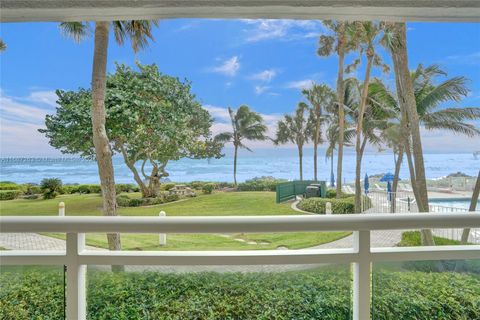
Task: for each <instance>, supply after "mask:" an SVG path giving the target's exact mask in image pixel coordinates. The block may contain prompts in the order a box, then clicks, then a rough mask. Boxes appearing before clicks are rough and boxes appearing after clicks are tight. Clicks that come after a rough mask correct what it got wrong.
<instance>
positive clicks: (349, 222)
mask: <svg viewBox="0 0 480 320" xmlns="http://www.w3.org/2000/svg"><path fill="white" fill-rule="evenodd" d="M422 228H423V229H428V228H480V212H479V211H477V212H470V213H455V214H451V213H399V214H395V215H392V214H376V213H368V214H358V215H296V216H202V217H199V216H194V217H193V216H189V217H161V218H158V217H134V216H131V217H125V216H123V217H118V216H117V217H105V216H102V217H85V216H68V217H57V216H43V217H38V216H20V217H19V216H15V217H13V216H12V217H9V216H3V217H0V232H12V233H13V232H67V233H68V232H73V233H89V232H123V233H217V232H225V233H233V232H252V233H253V232H300V231H305V232H308V231H312V232H313V231H372V230H402V229H422Z"/></svg>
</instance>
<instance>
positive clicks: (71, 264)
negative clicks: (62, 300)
mask: <svg viewBox="0 0 480 320" xmlns="http://www.w3.org/2000/svg"><path fill="white" fill-rule="evenodd" d="M84 249H85V234H84V233H78V234H77V233H67V278H66V279H67V313H66V314H67V320H85V319H86V307H87V303H86V301H87V300H86V298H87V294H86V285H85V284H86V271H87V266H86V265H79V264H78V254H79V253H80V252H82V251H83V250H84Z"/></svg>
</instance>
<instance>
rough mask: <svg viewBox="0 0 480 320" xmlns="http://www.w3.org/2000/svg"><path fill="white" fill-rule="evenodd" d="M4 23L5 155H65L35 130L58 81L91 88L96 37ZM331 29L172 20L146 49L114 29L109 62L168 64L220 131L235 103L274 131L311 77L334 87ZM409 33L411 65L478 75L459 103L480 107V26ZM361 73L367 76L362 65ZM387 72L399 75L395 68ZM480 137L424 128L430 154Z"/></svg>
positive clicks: (427, 27)
mask: <svg viewBox="0 0 480 320" xmlns="http://www.w3.org/2000/svg"><path fill="white" fill-rule="evenodd" d="M0 27H1V30H0V37H1V38H2V39H3V40H4V41H5V42H6V43H7V45H8V48H7V50H6V51H5V52H4V53H2V54H1V55H0V59H1V64H0V66H1V70H0V71H1V76H0V90H1V91H0V92H1V105H0V121H1V129H0V130H1V131H0V134H1V136H0V138H1V140H0V142H1V155H2V156H12V155H24V156H37V155H40V156H47V155H58V154H59V153H58V152H57V151H56V150H54V149H53V148H51V147H50V146H48V143H47V141H46V140H45V139H44V138H43V137H42V136H41V135H40V134H38V133H36V129H37V128H40V127H42V126H43V119H44V116H45V114H47V113H52V112H53V110H54V108H55V94H54V90H55V89H65V90H74V89H77V88H79V87H88V86H89V84H90V77H91V66H92V55H93V39H92V38H93V37H90V38H89V39H87V40H85V41H83V42H81V43H75V42H73V41H72V40H71V39H68V38H65V37H63V36H62V35H61V33H60V30H59V28H58V24H56V23H18V24H1V25H0ZM324 31H325V30H324V28H323V27H322V25H321V23H320V22H318V21H298V20H297V21H293V20H202V19H176V20H166V21H161V22H160V26H159V28H157V29H155V30H154V37H155V42H154V43H152V44H151V45H150V47H149V48H147V49H146V50H145V51H143V52H140V53H138V54H134V53H133V52H132V50H131V49H130V47H129V46H128V45H125V46H124V47H119V46H118V45H116V44H115V43H114V40H113V37H111V43H110V47H109V55H108V59H109V64H108V70H109V71H112V70H113V69H114V62H120V63H125V64H129V65H133V64H134V62H135V61H136V60H138V61H140V62H141V63H156V64H157V65H158V66H159V67H160V69H161V71H162V72H164V73H166V74H169V75H173V76H177V77H179V78H187V79H189V80H190V81H192V88H193V92H194V93H195V94H196V95H197V98H198V100H199V101H200V102H201V103H202V104H203V105H204V106H205V107H206V108H208V110H209V111H210V112H211V114H212V115H213V116H214V117H215V119H216V124H215V126H214V131H221V130H223V129H227V128H228V123H227V121H226V107H228V106H232V107H238V106H239V105H241V104H247V105H249V106H251V107H252V108H253V109H255V110H256V111H258V112H260V113H261V114H263V115H264V117H265V119H266V121H267V123H268V125H269V127H270V130H271V131H272V130H273V128H274V124H275V121H276V120H278V119H279V118H280V117H281V115H282V114H284V113H286V112H291V111H292V110H293V109H294V108H295V106H296V104H297V103H298V102H299V101H300V100H301V95H300V89H301V88H302V87H305V86H308V85H309V84H311V82H312V81H315V82H318V83H321V82H324V83H327V84H330V85H332V86H333V85H334V82H335V77H336V73H337V69H336V68H337V60H336V57H330V58H320V57H318V56H317V55H316V47H317V41H318V35H319V34H320V33H322V32H324ZM408 41H409V43H408V45H409V55H410V66H411V67H412V68H414V67H416V66H417V64H418V63H423V64H424V65H429V64H432V63H438V64H440V65H441V66H442V67H443V68H444V69H445V70H446V71H447V72H448V75H449V77H453V76H457V75H463V76H466V77H467V78H469V79H470V80H471V81H470V83H469V88H470V89H471V93H470V95H469V97H467V98H466V99H464V100H463V101H462V102H461V103H459V104H449V105H450V106H452V105H459V106H462V105H463V106H479V105H480V71H479V70H480V24H473V23H472V24H464V23H411V24H408ZM383 56H384V57H385V59H386V61H387V62H390V61H389V59H388V55H386V54H385V53H383ZM351 58H353V56H350V57H349V59H351ZM357 75H358V76H359V77H361V78H362V77H363V69H362V68H360V69H359V70H358V72H357ZM374 75H377V76H380V75H381V74H380V72H379V71H376V72H375V73H374ZM383 77H385V78H386V79H387V80H388V81H390V82H391V81H392V75H391V74H388V75H383ZM392 83H393V82H392ZM477 125H478V123H477ZM479 140H480V139H467V138H465V137H463V136H454V135H451V134H449V133H446V132H441V131H434V132H425V134H424V145H425V149H426V151H429V152H447V151H450V152H470V151H473V150H477V149H480V142H479ZM253 145H254V146H256V147H270V146H269V145H267V144H265V143H264V142H263V143H257V144H255V143H254V144H253Z"/></svg>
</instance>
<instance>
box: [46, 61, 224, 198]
mask: <svg viewBox="0 0 480 320" xmlns="http://www.w3.org/2000/svg"><path fill="white" fill-rule="evenodd" d="M138 68H139V70H138V71H135V70H133V69H132V68H130V67H127V66H124V65H117V70H116V72H115V74H112V75H110V76H109V77H108V79H107V95H106V99H105V106H106V110H107V115H108V117H107V123H106V124H107V126H106V128H107V132H108V137H109V140H110V145H111V148H112V150H113V151H114V152H117V153H119V154H121V155H122V157H123V159H124V161H125V164H126V165H127V167H128V168H129V169H130V170H131V171H132V173H133V176H134V179H135V181H136V182H137V184H138V185H139V187H140V189H141V191H142V194H143V196H144V197H154V196H156V195H157V193H158V191H159V187H160V180H161V178H162V177H166V176H168V172H167V170H166V166H167V164H168V162H169V161H171V160H178V159H181V158H185V157H187V158H195V159H201V158H210V157H220V156H221V154H220V152H221V146H222V145H221V144H220V143H216V142H214V141H213V140H212V138H211V137H210V127H211V125H212V123H213V119H212V118H211V117H210V115H209V113H208V112H207V111H206V110H205V109H203V108H202V106H201V105H200V103H198V102H197V101H196V99H195V96H194V95H193V94H192V93H191V92H190V84H189V83H188V82H180V81H179V80H178V79H176V78H173V77H170V76H166V75H163V74H161V73H160V72H159V71H158V68H157V66H155V65H149V66H148V65H147V66H143V65H140V64H139V65H138ZM57 95H58V98H59V99H58V101H57V103H58V104H59V105H60V107H58V108H57V111H56V114H55V115H48V116H47V117H46V120H45V124H46V127H47V128H46V129H40V130H39V131H40V132H42V133H44V134H45V135H46V137H47V138H48V139H49V143H50V144H51V145H52V146H53V147H55V148H57V149H60V150H61V151H62V152H63V153H75V154H80V156H82V157H84V158H93V157H94V156H95V150H94V146H93V139H92V133H91V130H92V128H91V121H90V104H91V97H90V95H91V92H90V90H86V89H80V90H78V91H70V92H64V91H57ZM147 164H149V165H150V166H151V170H150V172H147V170H146V169H147V168H146V165H147ZM137 166H140V168H139V167H137ZM142 176H143V179H142Z"/></svg>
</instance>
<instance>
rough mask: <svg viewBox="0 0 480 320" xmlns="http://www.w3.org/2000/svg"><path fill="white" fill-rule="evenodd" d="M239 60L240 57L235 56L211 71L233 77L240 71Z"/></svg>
mask: <svg viewBox="0 0 480 320" xmlns="http://www.w3.org/2000/svg"><path fill="white" fill-rule="evenodd" d="M239 60H240V59H239V58H238V56H233V57H231V58H230V59H227V60H225V61H223V62H222V63H221V64H220V65H218V66H216V67H213V68H211V71H212V72H216V73H221V74H224V75H226V76H230V77H233V76H235V75H236V74H237V72H238V70H240V61H239Z"/></svg>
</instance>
